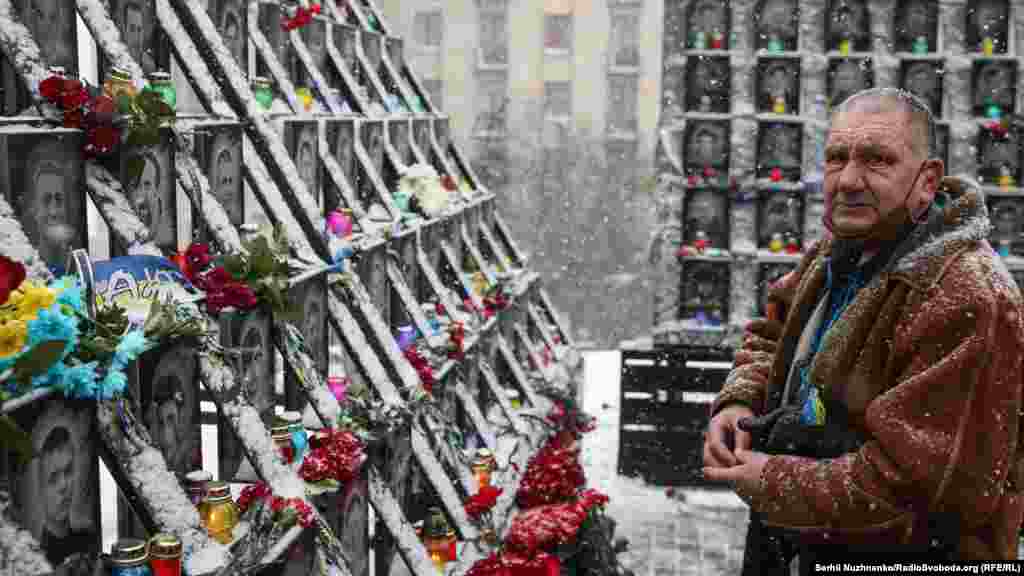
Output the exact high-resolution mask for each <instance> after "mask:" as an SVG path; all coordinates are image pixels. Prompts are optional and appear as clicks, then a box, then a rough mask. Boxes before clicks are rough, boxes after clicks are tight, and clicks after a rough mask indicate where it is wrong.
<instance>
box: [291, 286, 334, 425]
mask: <svg viewBox="0 0 1024 576" xmlns="http://www.w3.org/2000/svg"><path fill="white" fill-rule="evenodd" d="M326 281H327V280H326V276H317V277H314V278H312V279H309V280H306V281H305V282H302V283H300V284H297V285H295V286H292V287H291V289H289V291H288V299H289V300H290V301H291V302H294V303H295V304H296V305H297V306H298V307H299V310H300V311H301V315H300V320H299V323H298V324H297V327H298V328H299V330H300V331H301V332H302V337H303V338H304V340H305V344H306V349H307V351H308V353H309V359H310V360H312V362H313V365H314V366H315V367H316V369H317V371H318V372H319V373H320V376H321V377H322V378H325V379H326V378H327V376H328V351H327V334H328V332H327V331H328V322H327V317H328V313H327V284H326ZM285 381H286V383H285V394H286V397H285V405H286V407H287V408H288V410H296V411H299V412H302V411H303V410H304V409H305V408H306V405H307V404H308V403H309V399H308V398H307V396H306V394H305V393H304V392H303V391H302V386H301V385H300V384H299V382H298V380H296V378H295V375H294V372H293V370H291V369H289V370H285Z"/></svg>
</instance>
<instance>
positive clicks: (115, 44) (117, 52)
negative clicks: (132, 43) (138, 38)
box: [77, 0, 146, 86]
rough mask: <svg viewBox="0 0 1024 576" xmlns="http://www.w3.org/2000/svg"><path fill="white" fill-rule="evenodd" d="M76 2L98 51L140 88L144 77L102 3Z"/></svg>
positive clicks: (86, 0)
mask: <svg viewBox="0 0 1024 576" xmlns="http://www.w3.org/2000/svg"><path fill="white" fill-rule="evenodd" d="M77 1H78V13H79V15H81V16H82V20H84V21H85V25H86V26H87V27H88V28H89V31H90V32H91V33H92V37H93V38H94V39H95V40H96V44H97V45H99V47H100V50H102V51H103V53H104V54H105V55H106V56H107V58H109V59H110V61H111V62H112V63H113V65H114V66H115V67H117V68H120V69H122V70H125V71H127V72H130V73H131V75H132V77H133V78H134V79H135V84H136V86H142V85H143V83H144V81H145V77H146V75H145V73H144V72H143V71H142V67H141V66H139V64H138V63H137V62H136V61H135V59H134V58H132V55H131V53H130V52H129V51H128V47H127V46H125V44H124V42H123V41H122V40H121V32H120V31H119V30H118V29H117V24H115V23H114V21H113V20H111V18H110V15H109V14H108V13H107V8H106V6H104V5H103V2H101V1H100V0H77Z"/></svg>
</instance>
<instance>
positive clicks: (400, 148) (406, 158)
mask: <svg viewBox="0 0 1024 576" xmlns="http://www.w3.org/2000/svg"><path fill="white" fill-rule="evenodd" d="M388 140H389V141H390V142H391V146H393V147H394V149H395V151H396V152H398V159H399V161H401V162H402V163H403V164H405V165H406V166H409V165H412V164H415V159H414V158H413V154H412V145H411V144H410V141H409V122H408V121H407V120H392V121H391V122H388Z"/></svg>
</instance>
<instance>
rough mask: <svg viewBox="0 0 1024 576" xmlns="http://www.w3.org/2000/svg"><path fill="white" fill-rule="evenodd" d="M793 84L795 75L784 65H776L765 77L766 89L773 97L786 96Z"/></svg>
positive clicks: (767, 93) (766, 92) (768, 94)
mask: <svg viewBox="0 0 1024 576" xmlns="http://www.w3.org/2000/svg"><path fill="white" fill-rule="evenodd" d="M792 86H793V77H792V76H790V74H789V71H788V70H786V69H785V68H784V67H782V66H776V67H775V68H772V69H771V70H769V71H768V73H767V74H766V75H765V79H764V91H765V94H766V95H767V96H770V97H772V98H784V97H786V96H787V95H788V94H789V92H790V90H791V89H792Z"/></svg>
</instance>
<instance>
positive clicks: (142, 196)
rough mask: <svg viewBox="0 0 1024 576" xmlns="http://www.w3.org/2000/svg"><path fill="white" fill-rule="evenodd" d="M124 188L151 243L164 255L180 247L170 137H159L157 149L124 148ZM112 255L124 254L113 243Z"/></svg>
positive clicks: (122, 172) (121, 169)
mask: <svg viewBox="0 0 1024 576" xmlns="http://www.w3.org/2000/svg"><path fill="white" fill-rule="evenodd" d="M119 160H120V163H119V164H120V165H119V166H118V167H117V172H118V174H120V181H121V186H122V189H123V190H124V195H125V198H126V199H127V200H128V202H129V203H130V204H131V205H132V206H133V207H134V208H135V214H136V216H138V217H139V220H140V221H141V222H142V223H143V224H144V225H145V226H146V228H147V229H148V230H149V234H150V240H152V241H153V243H154V244H156V245H157V246H158V247H159V248H160V249H161V250H163V251H164V252H165V253H168V254H170V253H173V252H175V251H176V250H177V246H178V205H177V197H176V195H175V187H174V172H173V166H174V150H173V147H172V146H171V142H170V134H169V133H168V132H166V131H164V132H163V133H161V135H160V144H159V145H158V146H136V147H125V146H122V148H121V153H120V154H119ZM110 253H111V255H112V256H113V255H118V256H121V255H125V252H124V251H123V249H122V247H121V246H118V245H117V243H116V242H114V241H113V240H111V247H110Z"/></svg>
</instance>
